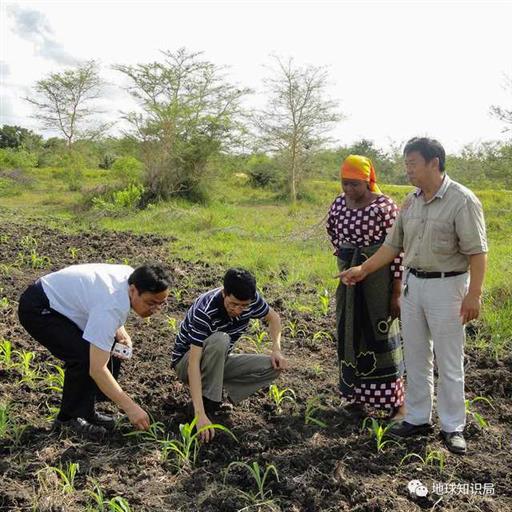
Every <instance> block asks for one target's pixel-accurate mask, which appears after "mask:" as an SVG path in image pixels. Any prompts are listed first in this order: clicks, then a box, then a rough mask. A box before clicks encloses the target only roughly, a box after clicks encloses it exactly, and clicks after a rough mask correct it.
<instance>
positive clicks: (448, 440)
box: [441, 430, 466, 455]
mask: <svg viewBox="0 0 512 512" xmlns="http://www.w3.org/2000/svg"><path fill="white" fill-rule="evenodd" d="M441 438H442V439H443V441H444V445H445V446H446V448H448V450H450V451H451V452H452V453H456V454H458V455H463V454H464V453H466V440H465V439H464V434H463V433H462V432H444V431H442V430H441Z"/></svg>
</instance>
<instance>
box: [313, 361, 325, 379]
mask: <svg viewBox="0 0 512 512" xmlns="http://www.w3.org/2000/svg"><path fill="white" fill-rule="evenodd" d="M311 370H312V371H313V373H314V374H315V375H316V376H317V377H320V376H321V375H323V373H324V369H323V368H322V365H321V364H320V363H316V364H314V365H313V366H312V367H311Z"/></svg>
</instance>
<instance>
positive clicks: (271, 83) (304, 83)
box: [255, 57, 341, 202]
mask: <svg viewBox="0 0 512 512" xmlns="http://www.w3.org/2000/svg"><path fill="white" fill-rule="evenodd" d="M274 58H275V61H276V64H277V66H276V67H274V68H271V76H270V77H268V78H266V79H265V81H264V84H265V86H266V89H267V94H268V95H269V101H268V104H267V106H266V108H264V109H262V110H261V111H260V112H259V113H258V114H257V115H256V116H255V122H256V128H257V131H258V135H259V143H260V144H261V145H262V147H263V148H264V149H265V150H267V151H270V152H273V153H276V154H278V155H280V156H281V157H282V158H283V160H284V166H285V169H286V175H287V183H288V193H289V196H290V200H291V201H292V202H295V201H296V200H297V193H298V189H299V185H300V180H301V178H302V176H303V174H304V171H305V170H306V167H307V162H308V159H309V157H310V156H311V155H312V153H313V152H314V151H316V150H318V149H320V148H321V147H322V145H323V144H324V143H325V142H326V141H327V140H328V138H327V137H326V136H325V135H326V133H327V132H328V131H329V130H330V129H331V128H332V126H333V124H334V123H335V122H336V121H338V120H340V119H341V114H339V113H338V112H337V110H336V109H337V103H336V102H335V101H333V100H330V99H328V98H327V97H326V91H325V89H326V86H327V79H328V76H327V71H326V70H325V68H322V67H315V66H311V65H309V66H304V67H300V66H297V65H296V64H295V63H294V61H293V59H292V58H290V59H288V60H287V61H286V62H283V61H282V60H281V59H280V58H278V57H274Z"/></svg>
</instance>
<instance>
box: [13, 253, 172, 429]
mask: <svg viewBox="0 0 512 512" xmlns="http://www.w3.org/2000/svg"><path fill="white" fill-rule="evenodd" d="M169 286H170V277H169V275H168V274H167V273H166V272H165V270H164V269H163V268H162V267H160V266H158V265H143V266H141V267H138V268H137V269H135V270H134V269H133V268H132V267H130V266H128V265H107V264H100V263H93V264H86V265H72V266H70V267H66V268H64V269H62V270H59V271H57V272H53V273H51V274H47V275H45V276H43V277H41V278H40V279H38V280H37V281H36V282H35V283H34V284H32V285H30V286H29V287H28V288H27V289H26V290H25V291H24V292H23V294H22V295H21V298H20V303H19V309H18V315H19V319H20V322H21V324H22V325H23V327H24V328H25V329H26V330H27V332H28V333H29V334H30V335H31V336H32V337H33V338H35V339H36V340H37V341H38V342H39V343H41V344H42V345H44V346H45V347H46V348H47V349H48V350H49V351H50V352H51V353H52V354H53V355H54V356H55V357H57V358H59V359H61V360H62V361H64V362H65V376H64V388H63V393H62V402H61V407H60V411H59V415H58V416H57V419H56V420H55V424H54V428H55V429H56V430H59V429H61V428H62V427H66V428H67V429H69V430H72V431H74V432H76V433H80V434H84V435H86V436H88V437H94V438H101V437H103V436H104V435H105V434H106V433H107V429H109V428H112V427H113V424H114V420H113V419H112V418H111V417H109V416H106V415H103V414H100V413H98V412H97V411H96V410H95V406H94V404H95V401H96V399H97V398H100V397H101V395H102V394H103V395H105V396H106V397H108V398H110V399H111V400H112V401H113V402H115V403H116V404H117V405H118V406H119V407H120V408H121V409H122V410H124V412H125V413H126V414H127V416H128V418H129V420H130V422H131V423H132V424H133V425H134V426H135V427H136V428H137V429H140V430H146V429H147V428H148V427H149V424H150V421H149V416H148V414H147V413H146V411H144V409H142V408H141V407H140V406H139V405H137V404H136V403H135V402H134V401H133V400H132V399H131V398H130V397H129V396H128V394H126V393H125V392H124V391H123V390H122V388H121V387H120V386H119V384H118V383H117V381H116V377H117V375H118V373H119V368H120V361H119V357H120V356H116V358H114V357H111V355H112V354H111V350H112V348H113V345H114V343H115V342H118V343H121V344H123V345H126V346H128V347H131V345H132V341H131V338H130V336H129V335H128V333H127V332H126V329H125V328H124V324H125V322H126V319H127V317H128V314H129V312H130V309H133V310H134V311H135V313H137V314H138V315H139V316H141V317H143V318H146V317H149V316H151V315H152V314H153V313H155V312H157V311H158V310H159V309H160V308H161V307H162V305H163V304H164V303H165V301H166V299H167V296H168V294H169ZM114 355H115V354H114Z"/></svg>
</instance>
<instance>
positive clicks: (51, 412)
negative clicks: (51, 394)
mask: <svg viewBox="0 0 512 512" xmlns="http://www.w3.org/2000/svg"><path fill="white" fill-rule="evenodd" d="M45 405H46V408H47V409H48V415H47V416H46V419H47V420H48V421H50V422H53V421H55V419H56V418H57V416H58V414H59V412H60V407H56V406H55V405H49V404H48V402H45Z"/></svg>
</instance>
